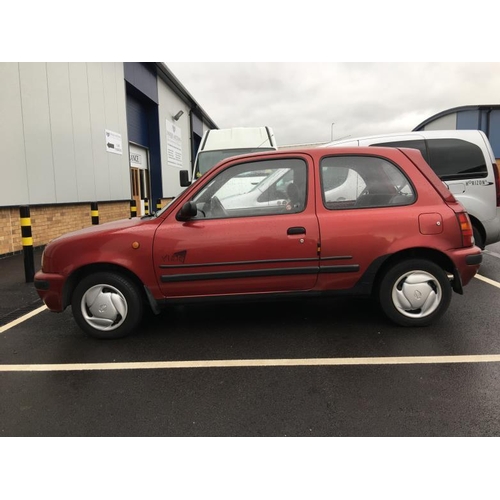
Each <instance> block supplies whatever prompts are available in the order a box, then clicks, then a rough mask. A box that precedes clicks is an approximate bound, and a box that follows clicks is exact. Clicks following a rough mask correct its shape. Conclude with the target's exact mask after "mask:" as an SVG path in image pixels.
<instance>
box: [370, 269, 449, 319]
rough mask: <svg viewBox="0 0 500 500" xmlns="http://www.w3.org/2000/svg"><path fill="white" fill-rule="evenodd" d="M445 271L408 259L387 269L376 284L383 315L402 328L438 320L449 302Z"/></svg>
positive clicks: (447, 280) (447, 281) (447, 279)
mask: <svg viewBox="0 0 500 500" xmlns="http://www.w3.org/2000/svg"><path fill="white" fill-rule="evenodd" d="M451 294H452V289H451V283H450V280H449V278H448V275H447V273H446V271H444V270H443V269H441V267H439V266H438V265H437V264H434V263H433V262H431V261H428V260H425V259H409V260H405V261H402V262H400V263H399V264H396V265H395V266H394V267H392V268H390V269H389V270H388V271H387V272H386V274H385V276H383V278H382V281H381V282H380V288H379V301H380V305H381V307H382V310H383V311H384V313H385V314H386V315H387V316H388V317H389V318H390V319H391V320H392V321H394V322H395V323H397V324H398V325H402V326H426V325H429V324H431V323H432V322H433V321H435V320H436V319H438V318H439V317H440V316H442V315H443V314H444V313H445V311H446V310H447V309H448V306H449V305H450V301H451Z"/></svg>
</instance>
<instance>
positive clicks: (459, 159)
mask: <svg viewBox="0 0 500 500" xmlns="http://www.w3.org/2000/svg"><path fill="white" fill-rule="evenodd" d="M427 147H428V148H429V157H430V161H429V165H430V166H431V168H432V169H433V170H434V171H435V172H436V174H437V175H438V176H439V177H440V178H441V180H443V181H451V180H460V179H479V178H481V177H486V176H487V175H488V169H487V167H486V163H485V160H484V155H483V152H482V151H481V148H480V147H479V146H476V145H475V144H472V143H471V142H467V141H463V140H461V139H428V140H427Z"/></svg>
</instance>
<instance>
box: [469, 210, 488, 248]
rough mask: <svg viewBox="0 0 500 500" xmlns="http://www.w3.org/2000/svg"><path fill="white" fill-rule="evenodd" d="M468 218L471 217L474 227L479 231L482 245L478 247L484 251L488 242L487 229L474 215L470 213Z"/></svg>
mask: <svg viewBox="0 0 500 500" xmlns="http://www.w3.org/2000/svg"><path fill="white" fill-rule="evenodd" d="M468 216H469V219H470V221H471V224H472V227H474V228H476V229H477V231H478V233H479V236H480V237H481V240H482V245H478V246H480V248H481V249H483V250H484V242H485V241H486V229H485V228H484V226H483V224H482V223H481V221H480V220H479V219H478V218H477V217H474V216H473V215H471V214H469V213H468ZM478 243H479V242H476V245H477V244H478Z"/></svg>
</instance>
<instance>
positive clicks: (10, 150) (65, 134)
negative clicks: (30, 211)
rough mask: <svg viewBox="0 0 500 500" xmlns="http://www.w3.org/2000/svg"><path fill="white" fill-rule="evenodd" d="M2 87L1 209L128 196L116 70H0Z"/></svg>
mask: <svg viewBox="0 0 500 500" xmlns="http://www.w3.org/2000/svg"><path fill="white" fill-rule="evenodd" d="M0 82H2V88H1V89H0V116H1V117H2V120H0V138H1V140H0V158H1V159H2V161H1V163H0V179H1V180H0V206H10V205H19V204H51V203H65V202H83V201H94V200H120V199H128V198H129V197H130V176H129V161H128V160H129V158H128V156H129V155H128V136H127V121H126V110H125V83H124V77H123V64H122V63H0ZM3 83H4V84H3ZM106 129H108V130H112V131H113V132H116V133H119V134H121V138H122V147H123V154H121V155H119V154H113V153H108V152H107V151H106V140H105V130H106Z"/></svg>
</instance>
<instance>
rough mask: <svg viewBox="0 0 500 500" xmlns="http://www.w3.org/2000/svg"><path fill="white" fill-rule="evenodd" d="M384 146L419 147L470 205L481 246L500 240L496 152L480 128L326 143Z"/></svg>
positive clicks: (388, 135) (452, 188)
mask: <svg viewBox="0 0 500 500" xmlns="http://www.w3.org/2000/svg"><path fill="white" fill-rule="evenodd" d="M337 146H338V147H351V146H383V147H401V148H413V149H418V150H419V151H420V152H421V153H422V156H423V157H424V158H425V160H426V161H427V163H428V164H429V165H430V166H431V168H432V169H433V170H434V171H435V172H436V173H437V174H438V176H439V177H440V178H441V180H442V181H443V182H444V183H445V184H446V186H447V187H448V189H449V190H450V191H451V192H452V193H453V195H454V196H455V198H456V199H457V200H459V201H460V203H462V205H463V206H464V207H465V208H466V210H467V212H468V213H469V216H470V218H471V221H472V224H473V228H474V239H475V242H476V245H477V246H478V247H480V248H483V249H484V247H485V245H490V244H492V243H496V242H497V241H500V180H499V172H498V166H497V164H496V160H495V155H494V154H493V150H492V148H491V144H490V142H489V141H488V138H487V137H486V135H485V134H484V133H483V132H481V131H480V130H424V131H421V132H406V133H401V134H385V135H377V136H371V137H358V138H356V139H349V140H345V141H337V142H332V143H330V144H326V145H324V146H322V147H337Z"/></svg>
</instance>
